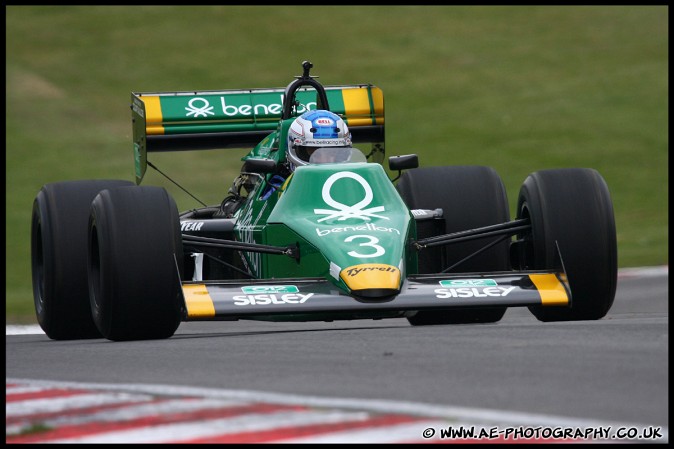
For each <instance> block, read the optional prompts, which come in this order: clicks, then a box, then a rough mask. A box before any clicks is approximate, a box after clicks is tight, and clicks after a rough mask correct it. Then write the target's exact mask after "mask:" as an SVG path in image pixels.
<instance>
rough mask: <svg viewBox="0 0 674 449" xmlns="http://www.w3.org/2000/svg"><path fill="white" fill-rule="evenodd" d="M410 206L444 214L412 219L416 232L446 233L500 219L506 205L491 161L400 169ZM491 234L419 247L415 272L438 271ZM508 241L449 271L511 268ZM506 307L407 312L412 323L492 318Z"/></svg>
mask: <svg viewBox="0 0 674 449" xmlns="http://www.w3.org/2000/svg"><path fill="white" fill-rule="evenodd" d="M396 188H397V189H398V192H399V193H400V196H401V197H402V199H403V201H404V202H405V204H406V205H407V207H408V208H410V209H437V208H441V209H442V210H443V214H444V220H437V221H436V222H435V223H430V222H419V223H417V238H419V239H421V238H426V237H432V236H436V235H441V234H449V233H453V232H458V231H465V230H467V229H472V228H477V227H482V226H488V225H493V224H498V223H505V222H507V221H509V220H510V209H509V206H508V198H507V194H506V190H505V187H504V185H503V181H502V180H501V177H500V176H499V175H498V173H497V172H496V171H495V170H494V169H493V168H491V167H483V166H447V167H426V168H417V169H414V170H409V171H406V172H405V173H403V175H402V176H401V177H400V181H399V182H398V184H397V185H396ZM493 239H494V238H493V237H491V238H487V239H480V240H475V241H468V242H462V243H456V244H451V245H448V246H442V247H436V248H427V249H424V250H422V251H420V252H419V273H422V274H423V273H439V272H441V271H443V270H444V269H445V268H447V267H450V266H452V265H454V264H455V263H457V262H459V261H462V260H463V259H464V258H466V257H467V256H469V255H471V254H473V253H474V252H475V251H477V250H479V249H480V248H482V247H484V246H485V245H486V244H488V243H490V242H491V241H493ZM509 254H510V252H509V243H508V242H507V241H503V242H501V243H499V244H497V245H495V246H493V247H491V248H490V249H488V250H486V251H484V252H482V253H480V254H478V255H476V256H475V257H472V258H470V259H467V260H466V261H465V262H462V263H461V264H459V265H458V266H457V267H456V268H455V269H453V270H451V271H450V272H449V273H448V274H452V273H470V272H485V271H506V270H509V269H510V256H509ZM506 309H507V308H506V307H490V308H482V309H457V310H452V311H419V312H417V313H416V315H414V316H411V317H408V321H409V322H410V323H411V324H412V325H428V324H462V323H493V322H496V321H499V320H500V319H501V318H503V315H504V314H505V312H506Z"/></svg>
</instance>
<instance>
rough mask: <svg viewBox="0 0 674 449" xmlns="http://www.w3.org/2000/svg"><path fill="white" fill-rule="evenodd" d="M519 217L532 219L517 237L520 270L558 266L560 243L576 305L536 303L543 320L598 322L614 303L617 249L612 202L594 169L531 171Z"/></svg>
mask: <svg viewBox="0 0 674 449" xmlns="http://www.w3.org/2000/svg"><path fill="white" fill-rule="evenodd" d="M517 218H518V219H520V218H528V219H529V220H530V221H531V232H530V233H529V234H525V235H521V236H518V239H519V243H518V245H520V249H519V250H518V251H517V253H518V257H517V259H518V260H519V262H518V263H519V265H520V266H519V268H520V269H559V268H560V267H559V266H558V265H559V262H558V261H557V249H556V244H558V245H559V250H560V251H559V252H560V253H561V259H562V261H563V264H564V267H565V269H566V274H567V278H568V282H569V285H570V288H571V295H572V304H571V307H570V308H569V307H542V306H535V307H534V306H532V307H529V310H530V311H531V312H532V313H533V315H534V316H535V317H536V318H538V319H539V320H540V321H572V320H597V319H600V318H602V317H604V316H605V315H606V313H607V312H608V311H609V309H610V308H611V306H612V304H613V299H614V297H615V291H616V285H617V278H618V251H617V242H616V228H615V218H614V212H613V203H612V201H611V197H610V194H609V190H608V186H607V184H606V181H605V180H604V178H603V177H602V176H601V175H600V174H599V172H597V171H596V170H594V169H589V168H562V169H551V170H541V171H537V172H534V173H532V174H530V175H529V176H528V177H527V178H526V180H525V181H524V183H523V184H522V187H521V188H520V193H519V197H518V200H517Z"/></svg>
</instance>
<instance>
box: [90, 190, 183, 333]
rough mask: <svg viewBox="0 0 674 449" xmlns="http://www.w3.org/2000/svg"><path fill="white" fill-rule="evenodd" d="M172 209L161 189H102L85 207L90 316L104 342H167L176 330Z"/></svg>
mask: <svg viewBox="0 0 674 449" xmlns="http://www.w3.org/2000/svg"><path fill="white" fill-rule="evenodd" d="M182 264H183V248H182V236H181V232H180V220H179V217H178V209H177V207H176V204H175V201H174V200H173V198H172V197H171V196H170V195H169V194H168V192H166V190H164V189H163V188H161V187H135V186H134V187H123V188H118V189H110V190H104V191H102V192H100V193H99V194H98V196H96V198H95V199H94V201H93V202H92V204H91V215H90V219H89V262H88V265H89V292H90V295H89V296H90V298H91V313H92V316H93V318H94V322H95V323H96V326H97V328H98V330H99V331H100V332H101V334H102V335H103V336H104V337H105V338H107V339H109V340H118V341H121V340H145V339H160V338H168V337H170V336H171V335H173V334H174V333H175V331H176V329H177V328H178V326H179V325H180V321H181V311H182V300H181V298H182V293H181V284H180V279H179V273H180V276H182Z"/></svg>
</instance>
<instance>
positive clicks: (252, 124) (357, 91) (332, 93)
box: [131, 84, 384, 184]
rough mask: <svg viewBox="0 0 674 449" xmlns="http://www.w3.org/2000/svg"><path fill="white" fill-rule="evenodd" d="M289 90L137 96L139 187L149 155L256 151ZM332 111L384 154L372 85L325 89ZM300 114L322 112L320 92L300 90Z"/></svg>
mask: <svg viewBox="0 0 674 449" xmlns="http://www.w3.org/2000/svg"><path fill="white" fill-rule="evenodd" d="M285 92H286V89H285V88H272V89H246V90H223V91H202V92H142V93H141V92H139V93H134V92H132V93H131V118H132V122H133V147H134V160H135V168H136V183H137V184H140V182H141V180H142V179H143V176H144V175H145V170H146V168H147V153H148V152H157V151H190V150H206V149H224V148H252V147H254V146H255V145H257V144H258V143H260V141H262V139H264V138H265V137H266V136H267V135H269V134H270V133H271V132H273V131H275V130H276V129H277V127H278V124H279V120H281V118H282V116H283V106H284V94H285ZM325 94H326V96H327V101H328V105H329V109H330V110H331V111H332V112H334V113H336V114H338V115H340V116H341V117H342V118H343V119H344V120H345V121H346V123H347V125H348V126H349V130H350V131H351V134H352V137H353V141H354V142H356V143H359V142H360V143H372V144H373V147H374V146H377V148H378V151H381V153H382V159H383V151H384V95H383V93H382V91H381V89H380V88H378V87H376V86H373V85H371V84H358V85H344V86H325ZM295 101H296V104H297V106H296V111H297V114H298V115H299V114H301V113H303V112H305V111H306V110H310V109H317V106H318V104H317V103H318V101H317V92H316V90H314V89H313V88H310V87H309V88H307V87H303V88H299V89H297V91H296V92H295Z"/></svg>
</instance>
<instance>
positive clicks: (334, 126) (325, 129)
mask: <svg viewBox="0 0 674 449" xmlns="http://www.w3.org/2000/svg"><path fill="white" fill-rule="evenodd" d="M325 147H351V133H350V132H349V128H348V127H347V126H346V123H345V122H344V120H342V118H341V117H340V116H338V115H337V114H335V113H333V112H330V111H324V110H321V109H318V110H315V111H308V112H305V113H304V114H302V115H300V116H299V117H297V118H296V119H295V121H294V122H292V124H291V125H290V129H289V130H288V150H287V156H288V162H289V163H290V168H291V170H293V171H294V170H295V167H297V166H299V165H307V164H308V163H309V157H310V156H311V154H312V153H313V152H314V151H315V150H316V149H317V148H325Z"/></svg>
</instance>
